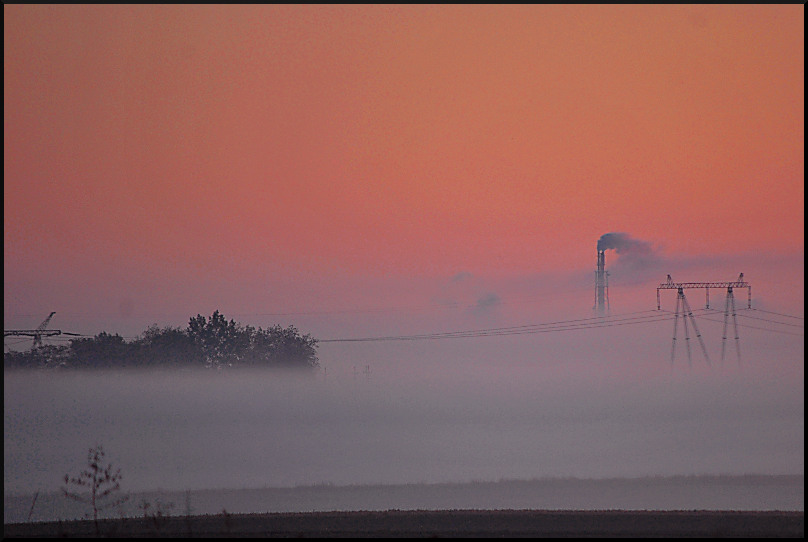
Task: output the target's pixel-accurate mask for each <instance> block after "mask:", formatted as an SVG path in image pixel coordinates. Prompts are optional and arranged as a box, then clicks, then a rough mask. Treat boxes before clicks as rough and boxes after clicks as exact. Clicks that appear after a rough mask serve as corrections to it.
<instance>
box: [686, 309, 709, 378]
mask: <svg viewBox="0 0 808 542" xmlns="http://www.w3.org/2000/svg"><path fill="white" fill-rule="evenodd" d="M682 301H683V302H684V305H685V307H687V315H688V317H690V323H691V324H693V331H695V332H696V338H697V339H698V340H699V344H700V345H701V351H702V353H704V359H705V360H706V361H707V365H709V364H710V356H708V355H707V347H706V346H705V345H704V339H702V337H701V332H700V331H699V328H698V326H697V325H696V317H695V316H693V311H692V310H690V304H688V302H687V299H684V296H682Z"/></svg>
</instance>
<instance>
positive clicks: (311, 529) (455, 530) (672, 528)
mask: <svg viewBox="0 0 808 542" xmlns="http://www.w3.org/2000/svg"><path fill="white" fill-rule="evenodd" d="M804 533H805V513H804V512H776V511H768V512H732V511H542V510H496V511H492V510H431V511H399V510H391V511H376V512H309V513H278V514H239V515H236V514H226V513H222V514H218V515H207V516H191V517H166V518H159V519H155V518H149V519H144V518H138V519H132V518H128V519H117V520H103V521H100V522H99V533H98V535H96V530H95V526H94V524H93V522H92V521H86V520H83V521H66V522H45V523H15V524H8V525H4V526H3V536H4V537H5V538H15V537H93V536H102V537H108V536H118V537H153V536H159V537H230V538H233V537H236V538H249V537H279V538H286V537H298V538H300V537H318V538H326V537H329V538H352V537H411V538H416V537H417V538H420V537H424V538H435V537H447V538H448V537H464V538H465V537H468V538H473V537H799V538H802V537H803V536H804Z"/></svg>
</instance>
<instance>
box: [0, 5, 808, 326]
mask: <svg viewBox="0 0 808 542" xmlns="http://www.w3.org/2000/svg"><path fill="white" fill-rule="evenodd" d="M3 12H4V162H3V171H4V184H3V195H4V203H3V211H4V215H3V217H4V221H3V222H4V245H3V256H4V258H3V263H4V266H3V267H4V303H3V305H4V324H5V327H6V329H8V328H14V329H20V328H31V327H35V326H36V325H38V324H39V322H41V321H42V320H43V319H44V318H45V317H46V316H47V315H48V314H49V313H50V312H51V311H56V313H57V314H56V316H55V317H54V320H53V323H52V324H51V327H52V328H59V329H62V330H64V331H71V332H76V333H85V334H90V335H92V334H96V333H99V332H101V331H108V332H114V333H121V334H124V335H126V336H127V337H130V336H134V335H135V334H136V333H137V332H139V331H142V330H143V329H145V327H146V326H147V325H148V324H150V323H157V324H159V325H161V326H163V325H180V326H182V325H185V324H187V321H188V318H189V317H190V316H193V315H195V314H197V313H201V314H207V315H209V314H211V313H212V312H213V311H214V310H217V309H218V310H220V311H222V312H223V313H224V314H225V315H226V316H228V317H231V316H232V317H234V318H236V319H237V320H238V321H241V322H243V323H249V324H251V325H256V326H258V325H261V326H266V325H271V324H274V323H281V324H284V325H286V324H294V325H297V326H298V327H300V328H301V330H302V331H304V332H312V333H314V334H315V335H316V336H318V337H321V338H327V337H345V336H360V337H361V336H366V335H375V334H389V333H396V332H418V331H433V330H435V329H437V328H436V327H435V326H436V325H437V324H436V322H441V323H442V326H443V327H442V328H441V329H440V330H441V331H445V330H451V329H467V328H468V326H474V325H476V326H477V327H480V326H482V327H486V326H495V325H497V324H500V323H502V322H506V323H509V324H513V323H519V322H524V323H531V322H533V321H544V320H552V319H553V318H555V317H556V316H563V317H568V316H569V315H570V314H573V315H575V314H581V315H583V316H584V317H586V316H589V315H591V309H592V300H593V296H594V273H593V272H594V269H595V263H596V258H595V250H596V244H597V241H598V239H599V238H600V237H601V236H602V235H603V234H605V233H609V232H623V233H625V234H627V235H629V236H631V238H633V239H636V240H639V241H642V242H643V243H645V244H646V246H647V247H649V250H650V256H649V257H648V258H646V259H640V260H638V261H631V260H630V255H625V254H624V255H619V254H616V253H614V252H613V251H610V252H608V253H607V266H608V267H609V268H610V269H611V274H612V280H613V281H614V282H613V287H612V291H611V297H612V301H613V304H614V305H615V306H616V307H617V308H618V309H620V310H636V309H642V308H646V309H654V308H656V298H655V291H654V288H655V286H656V284H657V283H659V282H662V281H664V279H665V275H666V274H667V273H674V278H675V279H680V280H689V281H714V280H733V279H735V278H737V276H738V273H740V272H744V273H745V276H746V278H747V280H749V281H750V282H752V284H753V285H754V292H755V295H756V300H757V299H759V300H760V302H761V303H762V305H761V306H765V307H768V309H769V310H772V311H779V312H785V313H788V314H796V315H799V316H802V314H803V311H804V287H803V284H802V281H803V279H804V263H803V260H804V233H803V231H804V7H800V6H799V5H779V6H778V5H775V6H768V5H765V6H763V5H757V6H755V5H721V6H701V5H696V6H681V5H669V6H643V5H628V6H616V5H599V6H580V5H577V6H575V5H573V6H548V5H504V6H503V5H488V6H478V5H441V6H429V5H410V6H396V5H347V6H346V5H291V6H290V5H287V6H275V5H259V6H208V5H206V6H189V5H176V6H117V5H115V6H61V5H59V6H53V5H4V7H3ZM621 256H622V257H623V260H622V262H621ZM621 270H622V275H621ZM621 284H622V285H625V289H624V290H622V291H621V290H620V286H621ZM630 286H631V287H630ZM669 303H670V306H669V308H671V309H672V308H673V307H672V305H673V300H672V299H670V300H669ZM447 307H449V308H450V309H451V308H454V309H457V310H460V311H462V310H463V309H479V312H484V311H485V310H486V309H487V308H490V307H499V311H500V312H499V313H498V314H499V316H498V317H497V318H499V319H497V318H488V319H487V320H484V321H474V320H473V318H471V317H470V316H469V315H470V314H472V312H470V311H466V312H463V314H465V315H466V316H469V317H468V318H464V319H454V320H452V319H451V318H452V315H453V314H455V313H453V312H452V311H451V310H450V309H447ZM559 307H562V308H563V309H564V310H565V311H566V312H564V313H563V314H562V313H561V312H557V310H561V309H559ZM457 310H455V312H457ZM374 311H375V312H374ZM385 311H387V312H385ZM391 314H392V315H393V316H395V317H400V319H402V320H404V319H408V322H409V323H408V324H407V325H405V324H402V323H401V322H397V321H394V319H393V318H392V317H391ZM385 319H387V320H385ZM418 323H420V324H421V327H419V326H418V325H417V324H418ZM666 333H667V331H666Z"/></svg>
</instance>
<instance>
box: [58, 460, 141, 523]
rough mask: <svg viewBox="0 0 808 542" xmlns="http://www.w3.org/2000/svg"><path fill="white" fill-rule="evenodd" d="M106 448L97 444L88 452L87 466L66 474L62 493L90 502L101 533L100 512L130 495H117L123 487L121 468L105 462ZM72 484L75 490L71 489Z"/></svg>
mask: <svg viewBox="0 0 808 542" xmlns="http://www.w3.org/2000/svg"><path fill="white" fill-rule="evenodd" d="M104 456H105V453H104V448H103V447H102V446H101V445H100V444H97V445H96V446H95V448H90V450H89V451H88V452H87V468H86V469H84V470H83V471H81V473H80V474H79V475H78V476H76V477H73V478H71V477H70V475H68V474H65V478H64V483H65V485H64V487H63V488H62V493H63V494H64V496H65V497H67V498H69V499H73V500H75V501H78V502H81V503H84V504H88V505H90V508H91V509H92V514H93V523H94V524H95V532H96V534H100V533H99V528H98V513H99V512H101V511H103V510H106V509H108V508H112V507H113V506H119V505H121V504H123V503H124V502H126V500H127V499H128V498H129V497H128V496H116V493H117V492H118V491H120V489H121V483H120V480H121V469H117V470H115V471H113V470H112V463H109V464H104ZM71 486H74V487H75V490H73V491H71V489H70V488H71Z"/></svg>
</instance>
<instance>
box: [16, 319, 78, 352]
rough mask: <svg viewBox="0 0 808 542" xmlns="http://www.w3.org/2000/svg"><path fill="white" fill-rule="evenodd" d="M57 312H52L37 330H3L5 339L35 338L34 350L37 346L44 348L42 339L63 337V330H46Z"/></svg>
mask: <svg viewBox="0 0 808 542" xmlns="http://www.w3.org/2000/svg"><path fill="white" fill-rule="evenodd" d="M54 314H56V312H52V313H50V314H49V315H48V317H47V318H45V319H44V320H43V321H42V323H41V324H39V325H38V326H37V328H36V329H5V330H3V337H9V336H15V335H16V336H20V335H21V336H24V337H33V338H34V344H33V346H32V348H36V347H37V346H42V337H53V336H56V335H61V334H62V330H61V329H46V328H47V327H48V324H49V323H50V321H51V318H53V315H54ZM65 335H78V334H77V333H65Z"/></svg>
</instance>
